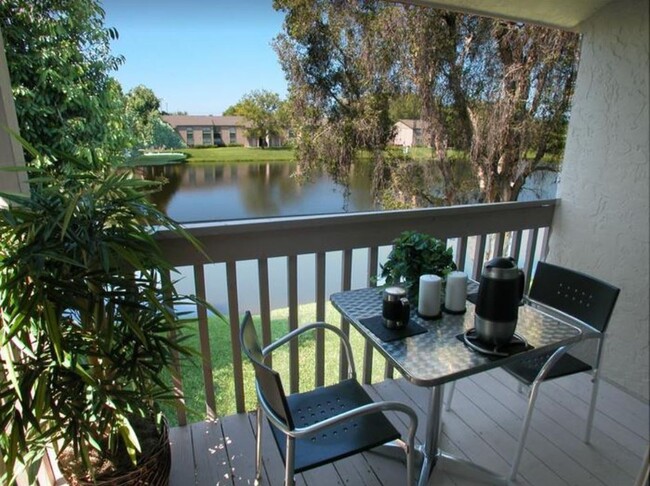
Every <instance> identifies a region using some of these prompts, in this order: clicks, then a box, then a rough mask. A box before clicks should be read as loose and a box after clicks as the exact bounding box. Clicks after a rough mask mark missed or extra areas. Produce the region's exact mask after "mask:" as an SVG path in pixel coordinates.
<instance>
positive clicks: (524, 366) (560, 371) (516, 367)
mask: <svg viewBox="0 0 650 486" xmlns="http://www.w3.org/2000/svg"><path fill="white" fill-rule="evenodd" d="M554 351H555V350H554ZM554 351H553V352H554ZM553 352H550V353H548V354H543V355H541V356H538V357H536V358H534V359H529V360H526V361H520V362H516V363H513V364H510V365H506V366H504V367H503V368H504V369H505V370H506V371H507V372H508V373H510V374H511V375H513V376H514V377H515V378H517V379H518V380H520V381H522V382H524V383H525V384H527V385H531V384H532V383H533V382H534V381H535V378H536V377H537V374H538V373H539V371H540V370H541V369H542V366H544V364H545V363H546V362H547V361H548V359H549V358H550V357H551V355H552V354H553ZM591 369H592V367H591V366H590V365H588V364H587V363H585V362H584V361H582V360H579V359H578V358H576V357H574V356H571V355H570V354H563V355H562V357H561V358H560V359H559V360H558V361H557V363H555V365H554V366H553V367H552V368H551V370H550V371H549V373H548V375H546V378H545V380H552V379H553V378H560V377H562V376H569V375H572V374H574V373H581V372H583V371H589V370H591Z"/></svg>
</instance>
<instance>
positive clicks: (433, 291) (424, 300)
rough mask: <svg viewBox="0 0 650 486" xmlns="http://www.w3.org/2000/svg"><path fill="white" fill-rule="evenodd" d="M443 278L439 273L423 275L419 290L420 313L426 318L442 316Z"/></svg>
mask: <svg viewBox="0 0 650 486" xmlns="http://www.w3.org/2000/svg"><path fill="white" fill-rule="evenodd" d="M441 291H442V279H441V278H440V277H438V276H437V275H422V276H421V277H420V289H419V291H418V314H419V315H420V317H422V318H424V319H436V318H438V317H440V293H441Z"/></svg>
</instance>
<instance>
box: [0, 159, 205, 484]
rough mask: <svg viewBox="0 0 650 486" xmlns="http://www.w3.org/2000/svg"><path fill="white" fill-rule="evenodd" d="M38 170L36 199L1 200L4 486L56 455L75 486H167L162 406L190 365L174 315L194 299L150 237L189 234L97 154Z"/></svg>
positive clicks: (147, 188)
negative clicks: (176, 368)
mask: <svg viewBox="0 0 650 486" xmlns="http://www.w3.org/2000/svg"><path fill="white" fill-rule="evenodd" d="M34 155H35V156H36V155H37V154H34ZM40 162H41V163H40V167H41V168H40V169H29V172H30V186H31V193H30V194H29V195H11V194H2V195H1V197H3V198H4V199H5V201H6V202H7V203H8V206H7V207H6V208H3V209H1V210H0V316H1V321H0V323H1V326H2V327H1V334H0V353H1V354H0V367H1V369H0V371H2V373H3V375H4V376H3V378H0V430H2V431H3V434H2V436H0V453H2V459H3V460H4V463H5V465H6V470H7V472H6V473H5V477H4V478H3V481H2V483H3V484H7V483H11V474H12V471H19V470H20V469H21V466H24V467H25V468H26V469H27V471H28V472H30V471H31V472H33V471H34V470H35V469H36V466H37V465H38V463H39V462H40V459H41V457H42V455H43V454H44V452H45V450H46V447H48V446H52V445H54V446H55V447H56V448H57V452H58V460H59V466H60V468H61V469H62V471H63V472H64V475H65V476H66V478H67V479H68V481H69V482H71V483H72V484H79V483H83V482H84V481H85V482H91V483H93V482H97V483H98V484H99V483H101V484H109V483H112V484H129V481H132V484H136V483H137V484H166V483H167V480H168V473H169V465H170V453H169V445H168V442H167V440H166V423H165V422H164V419H162V418H161V413H160V404H161V403H162V402H165V401H171V402H176V403H177V399H178V397H177V396H176V395H175V393H174V391H173V389H172V387H171V385H170V383H169V380H168V379H167V378H168V374H167V373H168V370H170V368H171V367H172V363H173V361H174V354H175V353H178V355H180V356H181V357H182V356H185V355H188V354H190V353H191V351H190V350H189V349H188V348H186V347H184V346H183V342H182V341H183V333H182V329H183V327H184V325H183V324H182V323H181V322H180V320H179V314H178V313H177V311H176V308H177V306H178V305H179V304H181V303H183V302H188V299H189V301H192V302H196V301H195V300H194V299H193V298H187V297H183V296H180V295H178V294H177V292H176V290H175V289H174V284H173V282H172V280H171V279H170V276H169V275H170V270H172V268H171V267H170V265H169V264H168V263H167V261H166V260H165V258H164V257H163V255H162V254H161V252H160V249H159V247H158V244H157V242H156V239H155V231H157V230H159V229H161V228H162V229H165V230H171V231H176V232H180V233H183V234H185V235H186V236H187V237H188V238H189V236H188V235H187V234H186V233H185V232H184V231H183V229H182V228H181V227H180V226H179V225H177V224H176V223H174V222H173V221H172V220H170V219H169V218H167V217H166V216H165V215H163V214H162V213H160V212H159V211H158V210H156V209H155V207H154V206H153V205H152V204H151V203H149V202H148V200H147V196H148V194H150V193H151V192H152V191H154V190H156V189H157V186H158V183H153V182H149V181H144V180H140V179H138V178H136V177H134V176H133V173H132V172H130V171H126V170H122V169H116V168H112V167H110V166H109V165H107V164H106V163H103V162H101V161H100V160H98V158H97V157H95V156H93V155H89V156H88V157H87V158H86V159H80V158H73V157H66V158H65V159H63V160H59V161H58V163H57V164H56V165H53V164H51V163H48V162H47V161H40ZM152 460H158V461H161V462H160V463H158V464H154V465H152V464H151V461H152ZM143 465H144V472H142V471H143V467H142V466H143ZM136 466H137V467H136ZM147 473H149V476H146V474H147ZM143 474H144V475H145V476H143ZM104 480H107V481H109V483H102V481H104ZM138 481H140V482H138Z"/></svg>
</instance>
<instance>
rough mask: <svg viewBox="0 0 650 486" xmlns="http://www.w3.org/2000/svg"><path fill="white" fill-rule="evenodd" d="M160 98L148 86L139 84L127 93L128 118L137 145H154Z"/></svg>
mask: <svg viewBox="0 0 650 486" xmlns="http://www.w3.org/2000/svg"><path fill="white" fill-rule="evenodd" d="M159 110H160V100H159V99H158V98H157V97H156V95H155V93H154V92H153V91H152V90H151V89H149V88H147V87H146V86H143V85H139V86H136V87H135V88H133V89H132V90H131V91H129V92H128V93H127V94H126V106H125V112H126V118H127V123H128V125H129V131H130V132H131V135H132V136H133V137H134V139H135V141H136V146H137V147H139V148H146V147H150V146H151V145H153V133H154V120H155V119H156V118H160V112H159Z"/></svg>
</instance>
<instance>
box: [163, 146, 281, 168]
mask: <svg viewBox="0 0 650 486" xmlns="http://www.w3.org/2000/svg"><path fill="white" fill-rule="evenodd" d="M175 152H183V153H184V154H187V156H188V159H187V160H188V162H190V163H201V164H204V163H206V162H217V163H218V162H289V161H292V160H293V149H291V148H265V149H261V148H252V147H250V148H249V147H216V148H202V149H197V148H193V149H192V148H188V149H180V150H175Z"/></svg>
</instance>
